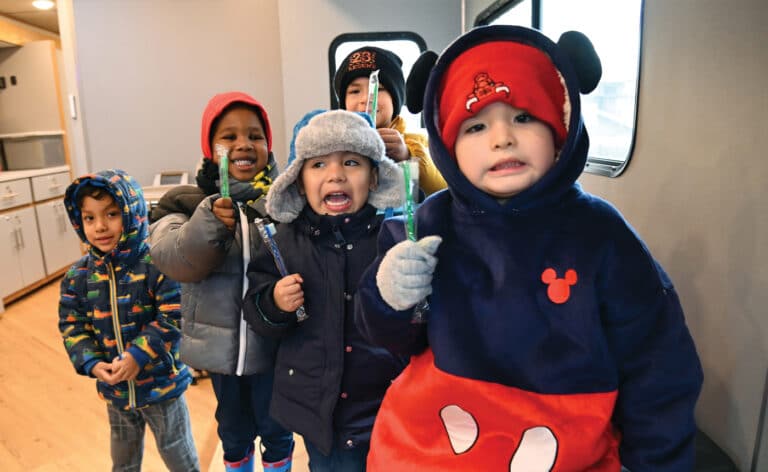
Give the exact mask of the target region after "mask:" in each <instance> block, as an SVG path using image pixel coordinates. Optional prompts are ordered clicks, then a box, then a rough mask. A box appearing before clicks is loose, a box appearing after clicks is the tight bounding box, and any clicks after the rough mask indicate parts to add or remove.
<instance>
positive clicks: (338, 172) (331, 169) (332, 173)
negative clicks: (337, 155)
mask: <svg viewBox="0 0 768 472" xmlns="http://www.w3.org/2000/svg"><path fill="white" fill-rule="evenodd" d="M327 169H328V174H327V175H328V181H329V182H343V181H345V180H346V178H347V175H346V173H345V172H344V165H343V164H341V163H339V162H330V163H328V166H327Z"/></svg>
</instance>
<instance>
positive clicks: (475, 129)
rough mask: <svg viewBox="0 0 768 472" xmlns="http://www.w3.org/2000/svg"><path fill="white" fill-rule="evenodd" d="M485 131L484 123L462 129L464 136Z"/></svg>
mask: <svg viewBox="0 0 768 472" xmlns="http://www.w3.org/2000/svg"><path fill="white" fill-rule="evenodd" d="M484 129H485V123H474V124H472V125H469V126H467V127H466V128H465V129H464V134H472V133H478V132H480V131H483V130H484Z"/></svg>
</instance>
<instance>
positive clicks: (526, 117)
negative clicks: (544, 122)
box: [515, 112, 537, 123]
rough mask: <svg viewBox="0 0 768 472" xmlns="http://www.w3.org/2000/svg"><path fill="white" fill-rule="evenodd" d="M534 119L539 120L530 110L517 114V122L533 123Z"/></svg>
mask: <svg viewBox="0 0 768 472" xmlns="http://www.w3.org/2000/svg"><path fill="white" fill-rule="evenodd" d="M534 121H537V120H536V118H534V116H533V115H531V114H530V113H528V112H523V113H520V114H519V115H517V116H515V123H532V122H534Z"/></svg>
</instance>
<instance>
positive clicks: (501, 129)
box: [491, 123, 516, 149]
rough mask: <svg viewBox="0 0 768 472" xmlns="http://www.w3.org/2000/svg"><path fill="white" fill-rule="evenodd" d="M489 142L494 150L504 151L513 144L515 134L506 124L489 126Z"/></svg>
mask: <svg viewBox="0 0 768 472" xmlns="http://www.w3.org/2000/svg"><path fill="white" fill-rule="evenodd" d="M491 142H492V143H493V148H494V149H506V148H507V147H509V146H512V145H513V144H515V142H516V140H515V134H514V132H513V131H512V127H511V126H510V125H508V124H507V123H495V124H493V125H492V126H491Z"/></svg>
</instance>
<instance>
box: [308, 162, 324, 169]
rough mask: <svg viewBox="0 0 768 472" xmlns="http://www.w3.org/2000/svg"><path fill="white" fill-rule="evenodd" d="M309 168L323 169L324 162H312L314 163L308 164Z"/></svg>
mask: <svg viewBox="0 0 768 472" xmlns="http://www.w3.org/2000/svg"><path fill="white" fill-rule="evenodd" d="M310 167H311V168H312V169H321V168H323V167H325V162H323V161H314V162H312V163H311V164H310Z"/></svg>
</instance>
